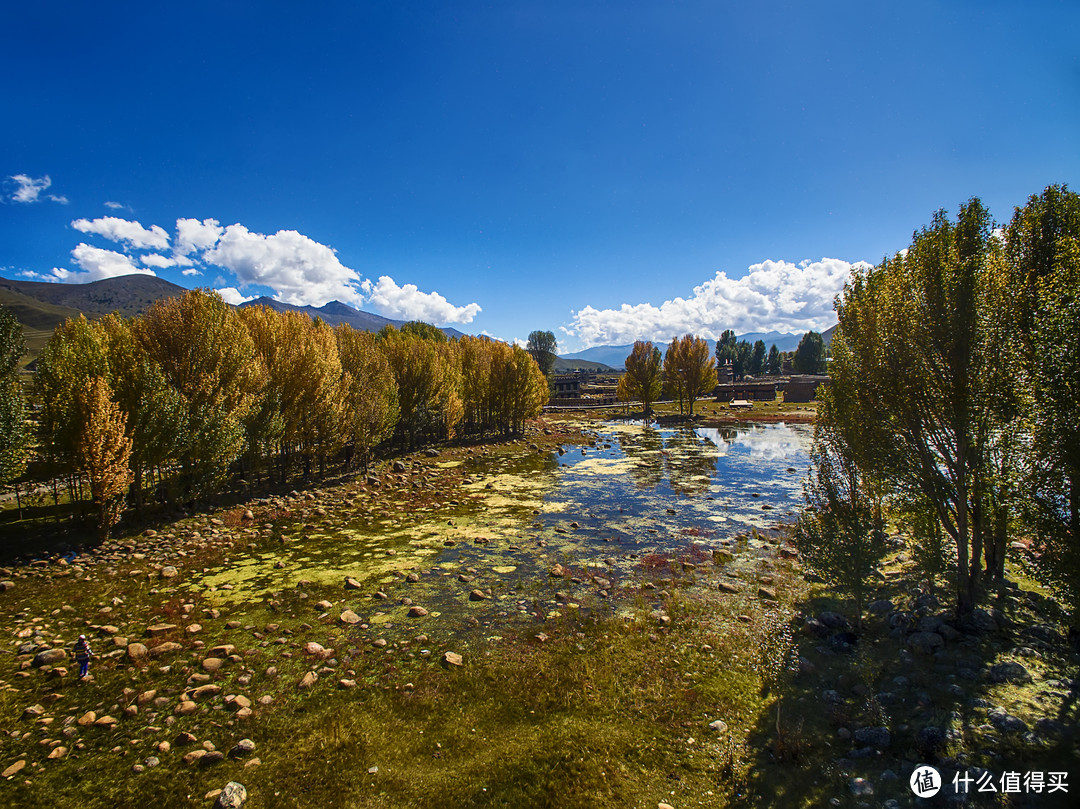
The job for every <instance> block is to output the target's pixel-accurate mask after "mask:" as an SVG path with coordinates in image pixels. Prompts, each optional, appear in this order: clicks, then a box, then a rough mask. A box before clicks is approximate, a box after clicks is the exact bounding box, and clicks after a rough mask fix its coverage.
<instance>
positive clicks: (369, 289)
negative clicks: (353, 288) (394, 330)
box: [363, 275, 480, 324]
mask: <svg viewBox="0 0 1080 809" xmlns="http://www.w3.org/2000/svg"><path fill="white" fill-rule="evenodd" d="M363 289H364V292H366V293H367V295H368V301H369V302H370V303H371V304H372V305H373V306H374V307H375V308H376V309H378V310H379V311H380V312H382V313H383V314H384V315H386V316H387V317H394V318H399V319H401V320H424V321H427V322H428V323H435V324H439V323H471V322H472V320H473V318H474V317H476V316H477V315H478V314H479V313H480V305H479V304H476V303H470V304H467V305H465V306H454V305H453V304H452V303H450V302H449V301H447V300H446V298H444V297H443V296H442V295H440V294H439V293H438V292H421V291H420V290H419V289H417V287H416V285H415V284H405V285H404V286H398V285H397V284H396V283H395V282H394V279H393V278H391V277H390V276H388V275H383V276H380V277H379V281H378V283H376V284H372V283H371V281H365V282H364V284H363Z"/></svg>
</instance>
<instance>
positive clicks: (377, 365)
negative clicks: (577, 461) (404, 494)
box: [0, 291, 547, 532]
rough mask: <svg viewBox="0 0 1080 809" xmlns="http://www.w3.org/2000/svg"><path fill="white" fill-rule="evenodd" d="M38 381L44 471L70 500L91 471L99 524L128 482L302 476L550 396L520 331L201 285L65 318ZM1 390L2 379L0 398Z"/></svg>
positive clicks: (480, 431)
mask: <svg viewBox="0 0 1080 809" xmlns="http://www.w3.org/2000/svg"><path fill="white" fill-rule="evenodd" d="M5 323H6V321H5V320H2V319H0V327H4V324H5ZM15 325H16V327H17V325H18V324H15ZM2 336H3V335H0V337H2ZM20 337H21V335H20ZM4 345H7V343H6V342H5V343H4ZM36 383H37V391H38V395H39V396H40V399H41V413H40V420H39V427H40V448H41V449H40V454H41V456H42V461H43V469H42V470H41V471H42V475H43V477H46V478H52V479H53V480H54V481H56V480H66V481H67V485H68V486H69V488H70V491H71V495H72V499H73V500H78V499H81V498H82V496H83V494H84V492H83V487H84V486H88V487H89V489H90V494H91V497H92V499H93V501H94V502H95V503H96V505H97V506H98V509H99V513H100V514H101V519H102V529H103V531H104V532H107V531H108V529H109V527H110V526H111V525H112V524H114V523H115V521H116V519H117V518H118V517H119V513H120V511H119V510H120V508H121V507H122V506H123V504H124V496H125V494H127V495H128V497H129V498H130V500H131V502H132V503H133V504H134V505H136V506H140V505H141V504H142V503H143V501H144V498H145V497H146V495H147V493H148V492H153V493H154V494H155V495H156V496H157V497H158V498H159V499H163V500H170V501H175V500H178V499H183V500H186V499H190V498H192V497H197V496H201V495H205V494H208V493H210V492H212V491H213V490H214V489H216V488H217V487H218V486H220V485H221V483H222V481H223V479H224V478H225V476H226V475H227V474H228V473H229V472H230V470H234V469H239V470H240V471H242V472H244V473H245V474H246V475H248V476H256V477H258V476H262V475H268V476H271V477H277V478H284V477H285V476H287V475H289V474H292V473H294V472H296V471H302V472H303V473H304V474H305V475H309V474H312V473H313V472H315V471H316V470H318V471H319V472H322V471H324V470H325V469H326V467H327V465H328V464H331V463H334V462H337V461H339V460H340V461H342V462H344V463H345V464H347V465H349V466H357V465H364V466H366V465H367V463H368V461H369V459H370V458H371V456H372V453H373V451H374V450H375V448H376V447H378V446H379V445H380V444H382V443H383V442H386V441H391V440H393V441H396V442H397V444H398V445H399V446H400V447H403V448H412V447H415V446H417V445H419V444H421V443H424V442H428V441H432V440H438V439H443V438H449V437H452V436H454V435H455V434H457V433H465V434H472V435H480V436H482V435H484V434H487V433H501V434H505V435H508V434H511V433H517V432H521V431H522V429H523V425H524V422H525V420H526V419H528V418H531V417H533V416H535V415H537V414H538V413H539V411H540V409H541V408H542V406H543V405H544V403H545V402H546V401H547V384H546V381H545V380H544V376H543V374H542V373H541V372H540V369H539V368H538V367H537V365H536V363H535V362H534V361H533V360H532V358H531V357H530V356H529V355H528V354H527V353H526V352H525V351H524V350H523V349H521V348H519V347H517V346H510V345H506V344H504V343H500V342H497V341H493V340H490V339H488V338H483V337H481V338H475V337H463V338H461V339H460V340H456V341H450V340H448V339H447V338H446V336H445V335H444V334H443V332H442V331H440V330H438V329H436V328H434V327H432V326H429V325H428V324H423V323H415V324H407V325H406V326H405V327H403V328H402V329H401V330H397V329H395V328H393V327H387V328H385V329H384V330H383V331H381V332H380V333H379V334H377V335H374V334H369V333H366V332H358V331H356V330H354V329H352V328H350V327H348V326H345V325H341V326H338V327H337V328H331V327H330V326H328V325H327V324H325V323H324V322H322V321H320V320H312V319H311V318H310V317H308V316H307V315H306V314H303V313H298V312H284V313H283V312H276V311H274V310H272V309H269V308H266V307H248V308H243V309H239V310H236V309H233V308H232V307H230V306H228V305H227V304H226V303H225V302H224V301H222V299H221V298H220V297H219V296H218V295H217V294H216V293H213V292H205V291H193V292H189V293H187V294H186V295H184V296H182V297H177V298H170V299H166V300H162V301H159V302H157V303H156V304H154V305H153V306H152V307H151V308H150V309H149V310H148V311H147V312H146V313H145V314H144V315H143V316H141V317H136V318H122V317H119V316H117V315H110V316H107V317H105V318H102V319H101V320H97V321H89V320H86V319H85V318H83V317H79V318H75V319H70V320H68V321H66V322H65V323H63V324H62V325H61V326H59V327H58V328H57V330H56V332H55V333H54V335H53V337H52V339H51V340H50V341H49V343H48V344H47V345H46V346H45V348H44V349H43V351H42V353H41V355H40V356H39V357H38V361H37V374H36ZM2 391H3V387H2V380H0V411H2V408H3V399H2ZM2 417H3V413H2V412H0V418H2ZM19 421H20V423H23V424H24V423H25V422H23V421H21V420H19ZM9 435H10V433H9V431H8V430H7V428H6V427H5V428H4V437H5V440H9V439H8V436H9ZM24 446H25V442H24ZM2 454H3V453H2V452H0V455H2ZM4 474H5V480H8V479H11V477H12V476H13V475H12V474H11V472H10V471H8V470H6V469H5V470H4Z"/></svg>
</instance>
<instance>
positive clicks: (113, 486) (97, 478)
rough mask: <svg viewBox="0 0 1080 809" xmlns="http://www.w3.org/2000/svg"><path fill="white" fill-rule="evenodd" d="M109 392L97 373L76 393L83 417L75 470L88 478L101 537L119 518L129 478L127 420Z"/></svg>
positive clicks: (106, 533) (130, 479)
mask: <svg viewBox="0 0 1080 809" xmlns="http://www.w3.org/2000/svg"><path fill="white" fill-rule="evenodd" d="M111 393H112V392H111V391H110V390H109V385H108V383H107V382H106V381H105V380H104V379H103V378H101V377H99V376H98V377H94V378H93V379H91V380H88V381H87V382H86V384H85V386H84V387H83V389H82V391H81V392H80V394H81V395H80V400H81V401H80V404H81V407H80V411H81V412H82V413H83V414H84V418H83V424H82V431H81V433H80V435H79V443H78V459H79V470H80V471H81V472H82V473H83V474H85V475H86V477H87V479H88V480H89V481H90V493H91V497H92V498H93V501H94V505H96V506H97V508H98V529H99V533H100V535H101V537H102V538H103V539H107V538H108V536H109V532H110V531H111V530H112V527H113V526H114V525H116V523H117V521H118V520H119V519H120V514H121V513H122V512H123V505H124V503H123V495H124V490H125V489H126V488H127V486H128V484H130V483H131V481H132V474H131V469H130V468H129V467H128V460H129V459H130V457H131V439H130V438H128V437H127V435H126V434H125V428H126V426H127V419H126V418H125V417H124V414H123V413H121V412H120V408H119V406H118V405H117V404H116V402H114V401H113V400H112V396H111Z"/></svg>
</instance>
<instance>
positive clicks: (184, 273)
mask: <svg viewBox="0 0 1080 809" xmlns="http://www.w3.org/2000/svg"><path fill="white" fill-rule="evenodd" d="M180 274H181V275H202V273H201V272H199V271H198V270H196V269H194V268H192V269H190V270H183V271H182V272H181V273H180Z"/></svg>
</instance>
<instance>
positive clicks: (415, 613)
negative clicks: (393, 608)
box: [409, 607, 428, 618]
mask: <svg viewBox="0 0 1080 809" xmlns="http://www.w3.org/2000/svg"><path fill="white" fill-rule="evenodd" d="M427 614H428V611H427V610H425V609H424V608H423V607H409V617H410V618H423V617H425V616H426V615H427Z"/></svg>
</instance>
